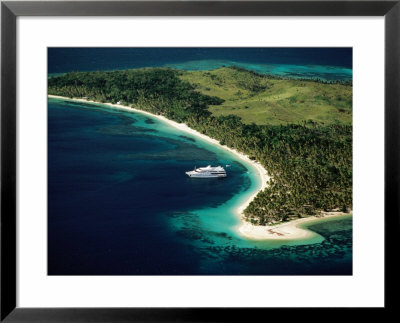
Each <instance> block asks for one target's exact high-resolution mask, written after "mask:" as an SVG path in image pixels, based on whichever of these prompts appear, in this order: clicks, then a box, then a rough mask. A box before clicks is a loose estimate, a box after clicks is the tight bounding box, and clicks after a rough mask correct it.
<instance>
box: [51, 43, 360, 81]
mask: <svg viewBox="0 0 400 323" xmlns="http://www.w3.org/2000/svg"><path fill="white" fill-rule="evenodd" d="M230 65H236V66H239V67H244V68H246V69H249V70H253V71H255V72H258V73H262V74H272V75H277V76H283V77H291V78H308V79H316V78H318V79H323V80H329V81H332V80H346V81H350V80H352V66H353V60H352V48H49V49H48V73H49V74H50V75H54V74H55V75H56V74H59V73H67V72H71V71H96V70H121V69H130V68H138V67H156V66H158V67H160V66H162V67H172V68H178V69H185V70H209V69H215V68H218V67H221V66H230Z"/></svg>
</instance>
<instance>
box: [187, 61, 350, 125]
mask: <svg viewBox="0 0 400 323" xmlns="http://www.w3.org/2000/svg"><path fill="white" fill-rule="evenodd" d="M180 77H181V79H182V80H185V81H187V82H190V83H191V84H193V85H194V86H195V88H196V90H197V91H199V92H201V93H203V94H207V95H211V96H217V97H219V98H222V99H224V100H225V101H224V103H223V104H221V105H212V106H210V108H209V110H210V111H211V112H212V114H213V115H214V116H221V115H229V114H233V115H237V116H239V117H241V118H242V122H244V123H247V124H250V123H252V122H254V123H256V124H260V125H261V124H271V125H280V124H284V125H286V124H292V123H298V122H302V121H304V120H314V121H317V122H319V123H321V124H333V123H343V124H347V125H351V122H352V86H351V85H350V84H340V83H339V84H326V83H323V82H316V81H310V80H293V79H279V78H271V77H270V76H264V75H260V74H257V73H254V72H249V71H247V70H244V69H242V68H237V67H225V68H220V69H217V70H213V71H195V72H190V73H183V74H182V75H181V76H180Z"/></svg>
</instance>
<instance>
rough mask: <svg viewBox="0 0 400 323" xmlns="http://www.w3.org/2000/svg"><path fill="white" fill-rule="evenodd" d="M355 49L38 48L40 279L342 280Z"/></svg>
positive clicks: (348, 247)
mask: <svg viewBox="0 0 400 323" xmlns="http://www.w3.org/2000/svg"><path fill="white" fill-rule="evenodd" d="M352 59H353V56H352V48H336V47H335V48H329V47H326V48H290V47H289V48H183V47H182V48H158V47H155V48H92V47H90V48H70V47H69V48H61V47H60V48H48V274H49V275H352V272H353V266H352V263H353V246H352V239H353V237H352V236H353V234H352V232H353V230H352V215H353V214H352V194H353V193H352V96H353V87H352V75H353V72H352Z"/></svg>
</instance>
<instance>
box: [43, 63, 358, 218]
mask: <svg viewBox="0 0 400 323" xmlns="http://www.w3.org/2000/svg"><path fill="white" fill-rule="evenodd" d="M351 93H352V87H351V85H346V84H324V83H322V82H315V81H305V80H286V79H277V78H271V77H265V76H261V75H258V74H256V73H253V72H249V71H246V70H243V69H238V68H221V69H218V70H215V71H206V72H204V71H203V72H183V71H177V70H172V69H165V68H149V69H136V70H127V71H115V72H85V73H83V72H82V73H77V72H75V73H69V74H66V75H63V76H59V77H54V78H50V79H49V94H53V95H61V96H67V97H80V98H83V97H85V98H88V99H91V100H95V101H101V102H114V103H115V102H117V101H121V102H123V104H125V105H131V106H133V107H135V108H138V109H142V110H146V111H149V112H152V113H155V114H162V115H164V116H166V117H167V118H169V119H172V120H175V121H178V122H185V123H186V124H187V125H188V126H189V127H191V128H193V129H196V130H198V131H199V132H201V133H203V134H206V135H208V136H210V137H212V138H215V139H217V140H219V141H220V142H221V143H222V144H225V145H227V146H228V147H231V148H235V149H237V150H239V151H241V152H243V153H245V154H247V155H249V156H250V158H252V159H256V160H258V161H259V162H261V164H263V166H264V167H265V168H266V169H267V170H268V173H269V175H270V176H271V178H272V180H271V181H270V183H269V186H268V187H267V188H266V189H265V190H264V191H263V192H260V193H259V194H258V195H257V197H256V198H255V199H254V200H253V202H252V203H250V205H249V206H248V207H247V209H246V210H245V211H244V213H245V217H246V219H247V220H248V221H251V222H252V223H256V224H262V225H264V224H268V223H276V222H279V221H287V220H289V219H293V218H298V217H303V216H308V215H313V214H317V213H318V212H319V211H321V210H325V211H330V210H335V209H340V210H342V211H347V210H348V209H350V208H351V207H352V126H351V118H352V112H351ZM228 107H229V109H228ZM274 111H275V112H276V114H275V115H274ZM285 111H286V112H285Z"/></svg>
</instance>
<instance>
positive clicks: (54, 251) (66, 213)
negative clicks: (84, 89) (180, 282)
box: [48, 99, 352, 275]
mask: <svg viewBox="0 0 400 323" xmlns="http://www.w3.org/2000/svg"><path fill="white" fill-rule="evenodd" d="M208 164H211V165H218V164H219V165H227V164H228V165H230V167H229V168H227V169H228V175H229V176H228V177H227V178H225V179H221V180H214V179H210V180H202V181H198V180H197V181H196V180H193V179H190V178H188V177H187V176H186V175H185V174H184V171H186V170H191V169H192V168H193V167H194V166H204V165H208ZM257 180H258V178H257V175H256V174H255V173H254V170H252V169H251V168H249V166H248V165H246V164H244V163H243V162H241V161H240V160H237V159H236V157H235V156H234V155H232V154H231V153H229V152H227V151H225V150H222V149H220V148H218V147H215V146H213V145H211V144H209V143H207V142H203V141H201V139H198V138H195V137H192V136H190V135H187V134H185V133H182V132H180V131H178V130H176V129H174V128H171V127H170V126H168V125H166V124H165V123H163V122H162V121H160V120H158V119H154V118H151V117H148V116H146V115H143V114H138V113H135V114H133V113H127V112H121V111H114V110H110V109H109V108H106V107H104V106H101V105H94V104H86V103H76V102H71V101H64V100H54V99H49V101H48V274H49V275H350V274H352V217H351V216H348V217H345V218H342V219H340V220H333V219H331V220H326V221H323V222H319V223H317V224H313V225H309V226H308V227H309V229H310V230H312V231H313V232H315V237H314V238H313V239H311V240H310V241H307V242H304V241H303V242H293V243H291V242H279V243H273V242H257V241H249V240H246V239H244V238H242V237H240V236H239V235H238V234H236V232H235V229H234V228H235V226H236V225H237V224H238V218H237V216H236V215H235V214H234V212H233V211H232V210H233V209H234V207H235V206H237V205H238V204H240V201H241V200H243V198H245V197H246V196H247V195H248V194H250V193H251V191H252V190H254V188H255V187H256V186H257V185H258V183H257Z"/></svg>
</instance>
